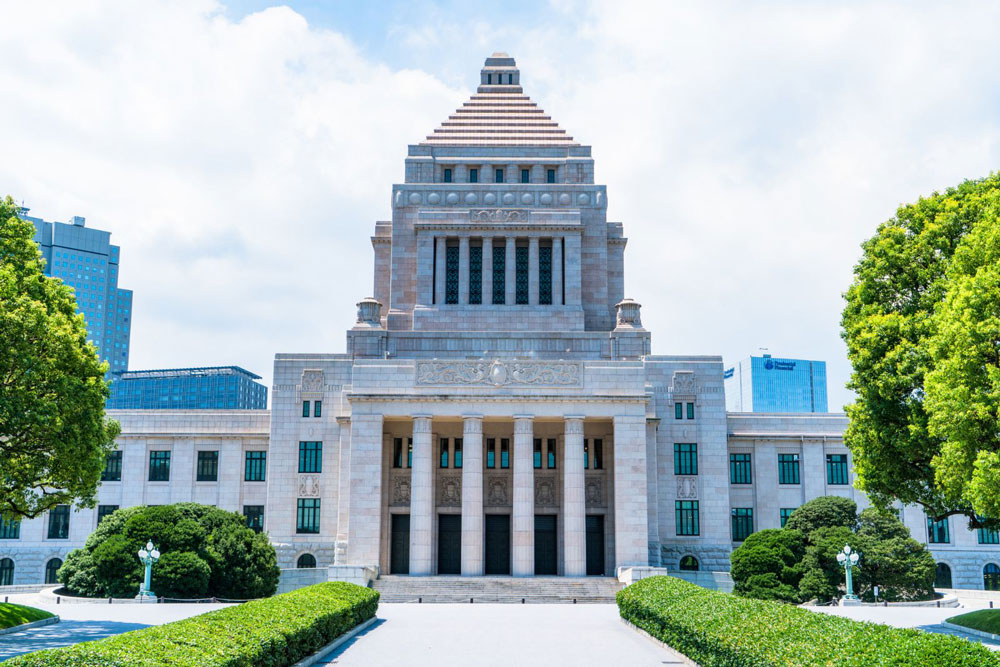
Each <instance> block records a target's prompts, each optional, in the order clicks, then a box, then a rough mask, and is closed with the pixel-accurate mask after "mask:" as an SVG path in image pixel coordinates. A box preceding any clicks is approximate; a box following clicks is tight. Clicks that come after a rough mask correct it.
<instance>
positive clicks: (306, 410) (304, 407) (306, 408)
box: [302, 401, 309, 417]
mask: <svg viewBox="0 0 1000 667" xmlns="http://www.w3.org/2000/svg"><path fill="white" fill-rule="evenodd" d="M302 416H303V417H308V416H309V401H302Z"/></svg>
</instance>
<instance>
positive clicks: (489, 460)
mask: <svg viewBox="0 0 1000 667" xmlns="http://www.w3.org/2000/svg"><path fill="white" fill-rule="evenodd" d="M496 445H497V441H496V438H486V467H487V468H496V467H497V457H496Z"/></svg>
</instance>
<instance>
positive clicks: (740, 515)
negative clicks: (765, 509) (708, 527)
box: [732, 507, 753, 542]
mask: <svg viewBox="0 0 1000 667" xmlns="http://www.w3.org/2000/svg"><path fill="white" fill-rule="evenodd" d="M732 518H733V542H742V541H743V540H745V539H746V538H748V537H750V534H751V533H753V508H752V507H734V508H733V517H732Z"/></svg>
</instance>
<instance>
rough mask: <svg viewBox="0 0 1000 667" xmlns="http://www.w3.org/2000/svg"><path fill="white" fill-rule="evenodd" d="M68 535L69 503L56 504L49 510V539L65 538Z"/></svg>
mask: <svg viewBox="0 0 1000 667" xmlns="http://www.w3.org/2000/svg"><path fill="white" fill-rule="evenodd" d="M68 537H69V505H56V506H55V507H53V508H52V509H51V510H49V539H50V540H65V539H66V538H68Z"/></svg>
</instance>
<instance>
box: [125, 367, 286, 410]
mask: <svg viewBox="0 0 1000 667" xmlns="http://www.w3.org/2000/svg"><path fill="white" fill-rule="evenodd" d="M259 379H260V376H259V375H257V374H255V373H251V372H250V371H248V370H246V369H243V368H240V367H239V366H210V367H205V368H164V369H160V370H150V371H126V372H124V373H115V374H113V375H112V376H111V396H110V398H109V399H108V402H107V407H108V408H109V409H112V410H263V409H265V408H267V387H265V386H264V385H262V384H261V383H259V382H257V380H259Z"/></svg>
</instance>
